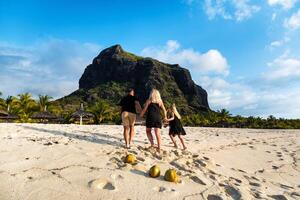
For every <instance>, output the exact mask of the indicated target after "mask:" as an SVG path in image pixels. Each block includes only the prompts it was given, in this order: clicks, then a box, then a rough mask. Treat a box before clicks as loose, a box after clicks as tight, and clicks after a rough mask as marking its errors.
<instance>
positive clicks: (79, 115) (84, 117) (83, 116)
mask: <svg viewBox="0 0 300 200" xmlns="http://www.w3.org/2000/svg"><path fill="white" fill-rule="evenodd" d="M71 117H72V118H74V119H79V120H80V125H82V121H89V120H90V119H91V118H93V117H94V114H92V113H90V112H86V111H84V108H83V103H81V104H80V109H79V110H77V111H76V112H74V113H73V114H72V115H71Z"/></svg>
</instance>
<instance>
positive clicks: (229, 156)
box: [0, 123, 300, 200]
mask: <svg viewBox="0 0 300 200" xmlns="http://www.w3.org/2000/svg"><path fill="white" fill-rule="evenodd" d="M136 130H137V134H136V137H135V139H134V146H133V147H132V148H131V149H130V150H128V152H131V153H132V154H135V155H136V157H137V159H138V163H137V164H136V165H129V164H124V162H123V158H124V156H126V154H127V153H128V152H127V150H125V149H124V148H123V145H124V143H123V136H122V126H114V125H83V126H80V125H53V124H51V125H50V124H49V125H45V124H5V123H2V124H0V180H1V181H0V199H1V200H41V199H43V200H48V199H49V200H50V199H55V200H69V199H72V200H76V199H89V200H93V199H95V200H96V199H105V200H109V199H114V200H129V199H131V200H138V199H153V200H159V199H172V200H175V199H185V200H190V199H209V200H219V199H260V198H261V199H300V166H299V159H300V131H299V130H254V129H221V128H186V132H187V136H186V137H185V139H186V143H187V146H188V151H182V150H181V149H174V148H173V147H172V145H171V143H170V142H171V141H170V139H169V137H168V129H167V128H163V129H162V142H163V146H162V149H163V153H162V154H161V155H157V154H155V153H154V152H152V151H151V150H148V149H147V148H146V147H148V146H149V144H148V141H147V137H146V133H145V127H143V126H137V127H136ZM178 144H179V143H178ZM154 164H157V165H159V166H160V167H161V176H160V177H159V178H150V177H149V176H148V169H149V168H150V167H151V166H152V165H154ZM168 168H174V169H176V170H177V171H178V173H179V174H180V180H181V181H180V183H177V184H176V183H171V182H166V181H164V179H163V175H164V172H165V171H166V170H167V169H168Z"/></svg>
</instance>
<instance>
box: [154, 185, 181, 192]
mask: <svg viewBox="0 0 300 200" xmlns="http://www.w3.org/2000/svg"><path fill="white" fill-rule="evenodd" d="M153 190H154V191H156V192H176V190H175V189H173V188H166V187H163V186H160V187H154V188H153Z"/></svg>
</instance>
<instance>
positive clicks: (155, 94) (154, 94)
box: [149, 89, 162, 103]
mask: <svg viewBox="0 0 300 200" xmlns="http://www.w3.org/2000/svg"><path fill="white" fill-rule="evenodd" d="M149 100H150V101H151V102H152V103H161V102H162V99H161V96H160V93H159V91H158V90H157V89H152V91H151V93H150V96H149Z"/></svg>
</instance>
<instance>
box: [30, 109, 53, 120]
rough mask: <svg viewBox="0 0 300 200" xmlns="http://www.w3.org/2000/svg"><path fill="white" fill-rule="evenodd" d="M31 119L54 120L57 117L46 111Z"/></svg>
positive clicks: (34, 115)
mask: <svg viewBox="0 0 300 200" xmlns="http://www.w3.org/2000/svg"><path fill="white" fill-rule="evenodd" d="M31 118H32V119H41V120H53V119H56V118H57V117H56V116H55V115H54V114H52V113H50V112H48V111H44V112H39V113H34V114H33V115H32V117H31Z"/></svg>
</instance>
